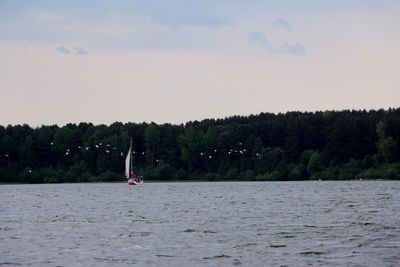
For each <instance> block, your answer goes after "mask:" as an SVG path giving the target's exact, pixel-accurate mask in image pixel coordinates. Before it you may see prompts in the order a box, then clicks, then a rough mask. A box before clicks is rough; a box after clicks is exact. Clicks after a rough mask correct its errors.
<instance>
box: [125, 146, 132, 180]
mask: <svg viewBox="0 0 400 267" xmlns="http://www.w3.org/2000/svg"><path fill="white" fill-rule="evenodd" d="M131 157H132V146H130V147H129V150H128V153H127V154H126V158H125V177H126V179H129V173H130V172H131V170H130V165H131Z"/></svg>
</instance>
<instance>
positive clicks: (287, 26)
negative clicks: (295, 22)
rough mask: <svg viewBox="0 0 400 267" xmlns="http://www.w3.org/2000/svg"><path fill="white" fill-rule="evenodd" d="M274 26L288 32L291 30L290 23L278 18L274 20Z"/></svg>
mask: <svg viewBox="0 0 400 267" xmlns="http://www.w3.org/2000/svg"><path fill="white" fill-rule="evenodd" d="M274 25H275V26H276V27H283V28H285V29H286V30H288V31H291V30H292V25H291V24H290V22H289V21H287V20H285V19H283V18H278V19H276V20H275V21H274Z"/></svg>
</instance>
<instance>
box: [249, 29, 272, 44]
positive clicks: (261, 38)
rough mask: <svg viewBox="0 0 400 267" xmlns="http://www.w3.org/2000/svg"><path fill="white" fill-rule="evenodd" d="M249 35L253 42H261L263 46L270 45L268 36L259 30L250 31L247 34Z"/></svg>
mask: <svg viewBox="0 0 400 267" xmlns="http://www.w3.org/2000/svg"><path fill="white" fill-rule="evenodd" d="M247 37H248V38H249V41H250V42H251V43H255V44H259V45H262V46H268V44H269V41H268V39H267V37H266V36H265V34H264V33H262V32H258V31H254V32H250V33H249V34H248V35H247Z"/></svg>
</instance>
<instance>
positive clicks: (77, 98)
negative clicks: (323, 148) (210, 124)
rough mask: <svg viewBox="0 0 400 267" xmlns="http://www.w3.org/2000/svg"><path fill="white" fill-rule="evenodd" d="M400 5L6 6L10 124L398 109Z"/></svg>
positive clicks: (15, 2) (5, 115) (309, 0)
mask: <svg viewBox="0 0 400 267" xmlns="http://www.w3.org/2000/svg"><path fill="white" fill-rule="evenodd" d="M399 70H400V1H397V0H335V1H333V0H332V1H331V0H291V1H289V0H280V1H270V0H247V1H244V0H197V1H195V0H146V1H138V0H131V1H128V0H126V1H125V0H94V1H82V0H59V1H54V0H36V1H22V0H0V96H1V97H0V125H7V124H12V125H15V124H23V123H27V124H29V125H31V126H40V125H49V124H59V125H64V124H66V123H79V122H92V123H94V124H111V123H113V122H115V121H120V122H143V121H145V122H151V121H154V122H156V123H178V124H179V123H184V122H187V121H193V120H202V119H206V118H224V117H226V116H233V115H250V114H258V113H260V112H274V113H278V112H287V111H317V110H343V109H367V110H368V109H380V108H385V109H387V108H389V107H399V104H400V75H399V74H400V73H399Z"/></svg>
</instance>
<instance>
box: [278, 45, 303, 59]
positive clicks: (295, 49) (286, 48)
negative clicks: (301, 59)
mask: <svg viewBox="0 0 400 267" xmlns="http://www.w3.org/2000/svg"><path fill="white" fill-rule="evenodd" d="M279 52H281V53H286V54H291V55H296V56H297V55H304V53H305V49H304V47H303V46H302V45H301V44H298V43H297V44H288V43H283V44H282V46H281V47H280V49H279Z"/></svg>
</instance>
